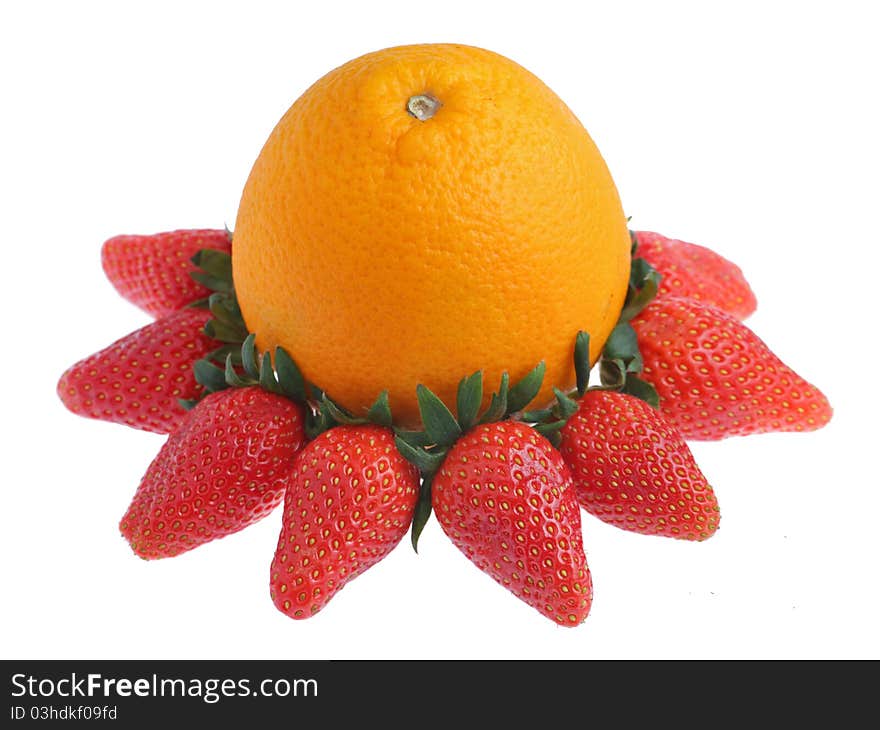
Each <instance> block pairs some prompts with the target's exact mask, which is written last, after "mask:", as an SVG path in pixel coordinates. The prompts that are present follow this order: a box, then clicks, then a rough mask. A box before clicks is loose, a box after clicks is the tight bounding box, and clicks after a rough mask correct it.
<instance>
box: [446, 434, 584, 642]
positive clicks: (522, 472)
mask: <svg viewBox="0 0 880 730" xmlns="http://www.w3.org/2000/svg"><path fill="white" fill-rule="evenodd" d="M431 502H432V506H433V511H434V514H435V516H436V517H437V520H438V522H439V523H440V525H441V527H442V528H443V531H444V532H445V533H446V534H447V535H448V536H449V538H450V539H451V540H452V542H453V543H454V544H455V545H456V547H458V548H459V550H461V551H462V552H463V553H464V554H465V555H466V556H467V557H468V558H469V559H470V560H471V561H472V562H473V563H474V564H475V565H476V566H477V567H478V568H480V570H482V571H483V572H485V573H487V574H488V575H490V576H491V577H492V578H494V579H495V580H496V581H497V582H498V583H500V584H501V585H503V586H504V587H505V588H507V589H508V590H509V591H511V592H512V593H513V594H514V595H515V596H517V597H518V598H520V599H522V600H523V601H525V602H526V603H528V604H529V605H530V606H532V607H533V608H536V609H537V610H538V611H540V612H541V613H542V614H544V615H545V616H547V617H548V618H549V619H551V620H553V621H555V622H556V623H558V624H560V625H563V626H577V625H578V624H580V623H581V622H582V621H583V620H584V619H585V618H586V616H587V613H589V610H590V604H591V600H592V582H591V578H590V572H589V569H588V568H587V563H586V557H585V555H584V549H583V545H582V542H581V520H580V511H579V509H578V503H577V499H576V497H575V490H574V486H573V484H572V477H571V474H570V472H569V470H568V467H567V466H566V465H565V463H564V462H563V460H562V457H561V455H560V454H559V452H558V451H556V450H555V449H554V448H553V447H552V445H551V444H550V442H549V441H548V440H547V439H546V438H544V437H543V436H541V435H540V434H539V433H538V432H537V431H535V430H534V429H533V428H531V427H530V426H528V425H526V424H525V423H521V422H516V421H503V422H494V423H483V424H480V425H478V426H475V427H474V428H472V429H471V430H469V431H467V432H465V433H464V434H463V435H462V436H460V437H459V438H458V439H457V440H456V441H455V442H454V444H453V445H452V446H451V448H450V449H449V451H448V453H447V454H446V457H445V458H444V460H443V463H442V465H441V466H440V468H439V469H438V471H437V472H436V474H435V475H434V477H433V481H432V484H431Z"/></svg>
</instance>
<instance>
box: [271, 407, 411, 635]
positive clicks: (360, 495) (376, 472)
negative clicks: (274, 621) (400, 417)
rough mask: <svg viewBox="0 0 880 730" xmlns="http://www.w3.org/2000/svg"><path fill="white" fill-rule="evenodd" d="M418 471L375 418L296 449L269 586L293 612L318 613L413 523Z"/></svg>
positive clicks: (293, 615)
mask: <svg viewBox="0 0 880 730" xmlns="http://www.w3.org/2000/svg"><path fill="white" fill-rule="evenodd" d="M418 494H419V477H418V471H417V470H416V468H415V467H414V466H412V465H411V464H409V463H408V462H407V461H406V460H405V459H404V458H403V457H402V456H401V455H400V453H399V452H398V450H397V448H396V447H395V445H394V432H393V431H391V429H390V428H385V427H382V426H378V425H373V424H363V425H341V426H336V427H334V428H331V429H329V430H327V431H324V432H323V433H322V434H320V435H319V436H317V437H316V438H315V439H314V440H313V441H311V442H310V443H309V444H308V446H306V447H305V448H304V449H303V450H302V451H301V452H300V453H299V454H298V455H297V457H296V460H295V462H294V465H293V470H292V473H291V475H290V478H289V480H288V485H287V490H286V492H285V495H284V518H283V524H282V528H281V535H280V536H279V538H278V548H277V550H276V551H275V557H274V559H273V560H272V567H271V571H270V573H271V575H270V593H271V596H272V600H273V601H274V603H275V606H276V607H277V608H278V610H280V611H282V612H283V613H285V614H287V615H288V616H290V617H291V618H295V619H304V618H309V617H310V616H314V615H315V614H316V613H318V611H320V610H321V609H322V608H323V607H324V606H325V605H326V604H327V602H328V601H329V600H330V599H331V598H332V597H333V596H334V595H335V594H336V593H337V592H338V591H339V590H341V589H342V587H343V586H345V584H346V583H348V582H349V581H350V580H352V579H353V578H355V577H357V576H358V575H360V574H361V573H363V572H364V571H365V570H367V569H368V568H370V567H371V566H373V565H375V564H376V563H378V562H379V561H380V560H381V559H382V558H384V557H385V556H386V555H387V554H388V553H389V552H391V550H392V549H393V548H394V547H395V546H396V545H397V544H398V543H399V542H400V540H401V539H402V538H403V536H404V535H405V534H406V532H407V530H408V529H409V525H410V522H411V521H412V516H413V509H414V508H415V504H416V500H417V498H418Z"/></svg>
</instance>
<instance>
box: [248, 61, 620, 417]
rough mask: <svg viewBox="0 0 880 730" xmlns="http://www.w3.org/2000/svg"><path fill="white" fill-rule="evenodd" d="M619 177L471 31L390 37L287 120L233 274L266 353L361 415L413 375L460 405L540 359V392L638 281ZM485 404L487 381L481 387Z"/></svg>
mask: <svg viewBox="0 0 880 730" xmlns="http://www.w3.org/2000/svg"><path fill="white" fill-rule="evenodd" d="M629 264H630V239H629V235H628V232H627V224H626V219H625V217H624V214H623V210H622V209H621V205H620V199H619V196H618V194H617V190H616V188H615V185H614V182H613V180H612V178H611V175H610V174H609V172H608V169H607V166H606V165H605V162H604V160H603V159H602V157H601V155H600V153H599V150H598V149H597V148H596V145H595V144H594V143H593V141H592V139H591V138H590V136H589V134H588V133H587V131H586V130H585V129H584V127H583V126H582V125H581V123H580V122H579V121H578V119H577V118H576V117H575V115H574V114H573V113H572V112H571V110H570V109H569V108H568V107H567V106H566V105H565V104H564V103H563V102H562V101H561V100H560V99H559V98H558V97H557V96H556V95H555V94H554V93H553V92H552V91H551V90H550V89H549V88H548V87H547V86H545V85H544V84H543V83H542V82H541V81H540V80H539V79H538V78H536V77H535V76H534V75H532V74H531V73H530V72H529V71H527V70H525V69H524V68H522V67H521V66H519V65H517V64H516V63H514V62H513V61H511V60H509V59H507V58H505V57H503V56H500V55H498V54H496V53H492V52H490V51H487V50H483V49H480V48H473V47H469V46H462V45H451V44H448V45H447V44H440V45H414V46H401V47H397V48H389V49H385V50H382V51H377V52H375V53H370V54H368V55H366V56H362V57H360V58H357V59H355V60H353V61H350V62H349V63H346V64H345V65H343V66H341V67H339V68H337V69H335V70H333V71H331V72H330V73H328V74H327V75H326V76H324V77H323V78H322V79H320V80H319V81H317V82H316V83H315V84H314V85H313V86H311V87H310V88H309V89H308V90H307V91H306V92H305V93H304V94H303V95H302V96H301V97H300V98H299V99H297V100H296V102H295V103H294V104H293V106H291V107H290V109H289V110H288V111H287V113H286V114H285V115H284V117H283V118H282V119H281V121H279V122H278V124H277V126H276V127H275V129H274V131H273V132H272V134H271V135H270V137H269V139H268V141H267V142H266V144H265V146H264V147H263V149H262V151H261V152H260V155H259V157H258V159H257V161H256V163H255V164H254V167H253V170H252V171H251V173H250V176H249V178H248V180H247V183H246V185H245V188H244V192H243V194H242V198H241V204H240V207H239V211H238V218H237V220H236V225H235V233H234V239H233V276H234V281H235V287H236V292H237V294H238V298H239V303H240V305H241V309H242V313H243V315H244V319H245V322H246V324H247V326H248V329H249V330H250V331H251V332H255V333H256V335H257V346H258V348H259V349H262V350H265V349H272V348H274V347H275V346H278V345H280V346H283V347H284V348H285V349H286V350H288V352H289V353H290V354H291V355H292V356H293V358H294V359H295V360H296V361H297V362H298V364H299V365H300V367H301V369H302V370H303V373H304V375H305V376H306V378H307V379H308V380H310V381H311V382H313V383H315V384H317V385H319V386H320V387H322V388H323V389H325V390H326V392H327V393H328V395H330V396H331V397H332V398H333V399H334V400H335V401H336V402H338V403H340V404H341V405H343V406H345V407H347V408H348V409H349V410H351V411H352V412H354V413H355V414H363V413H364V412H365V409H366V408H367V407H368V406H369V405H370V404H371V403H372V402H373V401H374V400H375V398H376V396H377V395H378V394H379V393H380V392H381V391H382V390H388V392H389V398H390V402H391V406H392V411H393V413H394V416H395V422H396V423H399V424H402V425H407V426H414V425H417V424H418V423H419V415H418V407H417V402H416V385H417V384H419V383H423V384H425V385H427V386H428V387H429V388H431V390H433V391H434V392H435V393H437V395H439V396H440V397H441V398H442V399H443V400H444V401H445V402H446V403H448V404H450V406H452V405H453V404H454V403H455V391H456V387H457V385H458V382H459V380H460V379H461V378H462V377H463V376H465V375H469V374H471V373H473V372H475V371H477V370H482V371H483V374H484V377H485V382H486V391H489V390H491V389H492V388H497V384H498V382H499V380H500V377H501V374H502V372H504V371H508V372H509V374H510V377H511V381H512V382H513V381H514V380H515V379H517V378H519V377H521V376H523V375H524V374H525V373H527V372H528V371H529V370H530V369H531V368H533V367H534V366H535V365H536V364H537V363H538V362H540V361H541V360H543V361H545V363H546V366H547V370H546V378H545V382H544V386H543V389H542V391H541V393H540V394H539V396H538V398H536V401H535V402H536V404H537V403H538V402H543V401H547V400H548V399H550V398H552V387H553V386H554V385H555V386H559V387H562V388H566V387H570V386H572V385H573V383H574V369H573V357H572V355H573V347H574V341H575V336H576V334H577V332H578V330H586V331H588V332H589V334H590V336H591V356H592V357H593V359H594V360H595V358H596V357H598V354H599V351H600V349H601V347H602V345H603V343H604V342H605V339H606V338H607V336H608V334H609V333H610V331H611V329H612V327H613V326H614V324H615V322H616V320H617V318H618V315H619V313H620V310H621V308H622V306H623V300H624V297H625V294H626V287H627V279H628V276H629ZM487 398H488V395H487Z"/></svg>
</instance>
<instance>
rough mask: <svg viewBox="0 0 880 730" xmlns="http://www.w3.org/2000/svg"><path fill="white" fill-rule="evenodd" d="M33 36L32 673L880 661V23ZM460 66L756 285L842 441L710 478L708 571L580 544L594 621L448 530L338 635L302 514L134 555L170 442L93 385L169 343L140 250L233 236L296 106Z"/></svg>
mask: <svg viewBox="0 0 880 730" xmlns="http://www.w3.org/2000/svg"><path fill="white" fill-rule="evenodd" d="M719 6H720V4H716V3H648V2H643V3H635V2H618V3H608V2H595V3H570V4H563V3H558V2H549V1H547V0H543V1H542V2H534V3H528V4H518V3H512V2H504V3H497V4H489V3H475V2H450V1H449V0H444V2H427V1H426V0H421V1H414V0H408V1H407V2H369V3H345V4H343V3H330V2H327V3H323V4H318V3H308V4H306V3H303V4H299V3H285V4H281V3H279V4H268V3H258V2H251V3H242V4H241V7H242V8H247V9H246V10H245V9H240V10H233V9H231V8H230V7H228V6H226V5H224V4H222V3H217V2H211V3H204V4H196V3H179V2H174V3H162V2H152V3H149V4H141V3H138V4H136V5H135V4H134V3H131V4H127V3H103V4H102V3H88V2H83V3H60V2H59V3H54V4H50V3H39V2H34V3H4V4H3V6H2V8H3V9H2V10H0V69H2V81H0V90H2V93H0V104H2V109H3V111H2V113H0V201H2V202H0V205H2V226H3V236H2V252H3V253H2V256H3V258H2V261H3V265H2V290H0V291H2V297H3V302H2V307H3V312H4V317H5V327H4V330H5V338H4V340H5V354H4V357H3V359H2V368H3V373H2V377H3V383H4V391H3V396H2V402H3V413H4V418H3V422H4V429H5V434H4V436H3V438H2V441H0V444H2V469H3V470H2V495H3V496H2V516H3V519H2V525H3V526H2V530H0V541H2V542H0V555H2V576H0V579H2V593H3V600H2V601H0V612H2V620H0V647H2V649H0V651H2V655H3V657H5V658H148V657H150V658H291V659H295V658H320V659H329V658H373V657H375V658H405V657H423V658H481V657H486V658H526V657H534V658H607V657H617V658H647V657H658V658H665V657H669V658H675V657H687V658H690V657H719V658H720V657H871V658H878V656H880V651H878V649H880V641H878V631H877V628H876V627H877V624H876V620H875V617H876V612H877V602H878V598H880V593H878V587H877V584H878V571H877V563H878V550H877V543H878V541H877V537H876V535H877V531H878V512H880V510H878V507H880V500H878V487H880V479H878V477H877V458H876V454H877V436H878V428H877V421H876V415H875V414H876V412H877V407H878V403H877V400H878V399H877V395H876V393H877V387H876V385H874V384H873V383H872V380H873V378H874V376H875V370H876V368H875V366H874V362H875V360H876V357H877V355H878V352H877V350H878V347H877V334H876V329H877V317H876V314H875V312H874V304H875V302H876V301H877V292H876V287H877V278H876V277H877V271H878V263H880V261H878V254H877V244H878V234H877V223H876V219H877V215H876V211H877V205H878V200H880V185H878V167H880V156H878V142H877V137H878V134H877V132H878V129H880V118H878V110H877V86H876V83H877V70H878V68H880V58H878V52H877V50H876V48H877V44H876V37H875V32H874V31H875V29H876V22H874V21H875V19H874V18H873V17H872V15H873V13H872V12H871V10H870V9H871V6H872V3H870V2H864V3H855V2H835V3H823V4H818V3H782V2H762V3H754V4H753V3H748V2H740V3H736V4H729V5H727V8H728V9H727V10H719V9H717V8H718V7H719ZM432 41H433V42H439V41H452V42H461V43H468V44H473V45H480V46H484V47H487V48H490V49H492V50H495V51H498V52H500V53H503V54H505V55H507V56H509V57H511V58H513V59H514V60H516V61H518V62H519V63H521V64H522V65H524V66H526V67H527V68H529V69H530V70H532V71H533V72H535V73H536V74H537V75H538V76H539V77H541V78H542V79H543V80H544V81H545V82H546V83H548V84H549V85H550V86H551V87H552V88H553V89H554V90H555V91H556V92H557V93H558V94H559V95H560V96H561V97H562V98H563V99H564V100H565V101H566V102H567V103H568V104H569V105H570V106H571V107H572V109H573V110H574V111H575V113H576V114H577V115H578V116H579V117H580V118H581V120H582V121H583V122H584V124H585V126H586V127H587V129H588V130H589V131H590V133H591V134H592V136H593V138H594V139H595V141H596V142H597V144H598V145H599V147H600V149H601V150H602V152H603V154H604V156H605V158H606V160H607V161H608V164H609V166H610V168H611V170H612V173H613V175H614V176H615V179H616V181H617V183H618V187H619V189H620V193H621V197H622V199H623V201H624V206H625V208H626V211H627V214H628V215H631V216H633V220H632V225H633V227H635V228H637V229H647V230H657V231H660V232H663V233H666V234H668V235H672V236H677V237H680V238H684V239H686V240H691V241H696V242H700V243H704V244H707V245H710V246H712V247H714V248H715V249H717V250H718V251H719V252H721V253H723V254H724V255H726V256H728V257H729V258H731V259H733V260H735V261H736V262H737V263H738V264H740V265H741V266H742V268H743V269H744V270H745V272H746V274H747V276H748V277H749V279H750V281H751V283H752V285H753V288H754V289H755V291H756V293H757V296H758V300H759V310H758V313H757V314H756V315H754V317H753V318H752V319H751V320H749V324H750V326H751V327H752V328H753V329H755V330H756V331H757V332H758V334H759V335H761V336H762V337H763V338H764V339H765V340H766V341H767V342H768V343H769V344H770V345H771V346H772V347H773V348H774V349H775V351H776V352H777V353H778V354H779V355H780V356H781V357H782V358H783V359H784V360H785V361H787V362H788V363H789V364H791V365H792V366H793V367H795V369H797V370H798V371H799V372H800V373H801V374H802V375H804V376H805V377H806V378H807V379H808V380H811V381H812V382H814V383H816V384H818V385H819V386H820V387H821V388H822V389H823V390H824V391H825V392H826V394H827V395H828V396H829V398H830V400H831V402H832V404H833V405H834V407H835V416H834V419H833V421H832V423H831V425H830V426H829V427H827V428H826V429H824V430H822V431H819V432H817V433H813V434H807V435H785V434H781V435H780V434H774V435H765V436H754V437H748V438H742V439H730V440H727V441H722V442H716V443H708V444H706V443H702V444H694V446H693V450H694V452H695V454H696V456H697V459H698V461H699V463H700V464H701V466H702V468H703V471H704V472H705V473H706V475H707V476H708V477H709V479H710V481H711V482H712V484H713V485H714V487H715V489H716V491H717V494H718V497H719V500H720V502H721V505H722V511H723V520H722V528H721V530H720V532H719V533H718V534H717V535H716V536H715V537H714V538H713V539H712V540H710V541H709V542H707V543H705V544H683V543H679V542H674V541H666V540H663V539H660V538H648V537H643V536H638V535H632V534H628V533H624V532H621V531H618V530H616V529H614V528H611V527H608V526H606V525H604V524H602V523H600V522H598V521H597V520H595V519H593V518H590V517H588V516H584V533H585V542H586V546H587V552H588V560H589V562H590V565H591V568H592V571H593V577H594V583H595V601H594V606H593V611H592V613H591V615H590V617H589V618H588V619H587V621H586V623H585V624H583V625H582V626H581V627H580V628H577V629H574V630H572V629H563V628H558V627H556V626H554V625H553V624H552V623H551V622H549V621H547V620H546V619H544V618H542V617H541V616H540V615H539V614H538V613H537V612H535V611H534V610H533V609H531V608H529V607H528V606H526V605H525V604H524V603H521V602H520V601H518V600H516V599H515V598H513V597H512V596H511V595H510V594H508V593H507V592H506V591H505V590H504V589H502V588H500V587H499V586H497V585H495V584H494V583H493V582H492V581H491V580H490V579H489V578H488V577H486V576H484V575H483V574H481V573H480V572H479V571H478V570H476V569H475V568H474V567H472V566H471V564H470V563H469V562H468V561H467V560H466V559H465V558H464V557H463V556H462V555H461V554H459V553H458V552H457V551H456V550H455V548H454V547H453V546H452V545H451V544H450V543H449V542H448V540H447V539H446V537H445V536H444V535H443V534H442V532H441V531H440V530H439V528H438V526H437V525H436V524H435V523H433V522H432V523H431V524H430V525H429V526H428V528H427V529H426V532H425V534H424V535H423V538H422V542H421V550H422V552H421V555H420V556H415V555H414V554H413V552H412V550H411V549H410V548H409V546H408V545H407V544H405V543H404V544H402V545H401V546H400V548H399V549H398V550H396V551H395V552H394V553H393V554H392V555H391V556H390V557H389V558H387V559H386V560H385V561H384V562H383V563H380V564H379V565H378V566H377V567H375V568H373V569H372V570H371V571H369V572H368V573H366V574H365V575H364V576H362V577H360V578H358V579H357V580H356V581H354V582H353V583H352V584H350V585H349V586H348V587H346V588H345V589H344V590H343V591H342V592H341V593H340V594H339V595H337V596H336V597H335V598H334V600H333V601H332V602H331V603H330V604H329V605H328V607H327V608H326V609H325V610H324V611H323V612H322V613H321V614H319V615H318V616H317V617H315V618H313V619H310V620H308V621H304V622H294V621H291V620H289V619H288V618H286V617H285V616H283V615H282V614H281V613H279V612H278V611H276V609H275V608H274V607H273V605H272V603H271V601H270V599H269V596H268V568H269V562H270V560H271V557H272V553H273V550H274V547H275V541H276V536H277V533H278V530H279V524H280V511H276V512H275V513H274V514H273V515H272V516H270V517H269V518H268V519H266V520H265V521H263V522H262V523H260V524H258V525H256V526H254V527H252V528H250V529H248V530H246V531H244V532H241V533H239V534H237V535H234V536H231V537H228V538H226V539H224V540H221V541H218V542H216V543H213V544H210V545H207V546H205V547H202V548H200V549H198V550H196V551H194V552H192V553H189V554H186V555H184V556H182V557H179V558H175V559H173V560H165V561H156V562H144V561H141V560H139V559H137V558H135V557H134V556H133V554H132V553H131V551H130V549H129V548H128V545H127V544H126V542H125V541H124V540H123V539H122V538H121V537H120V536H119V534H118V531H117V523H118V520H119V518H120V516H121V515H122V513H123V511H124V510H125V508H126V506H127V504H128V501H129V499H130V497H131V495H132V494H133V492H134V489H135V487H136V486H137V483H138V481H139V479H140V476H141V474H142V473H143V471H144V470H145V468H146V466H147V464H148V463H149V461H150V460H151V458H152V456H153V455H154V453H155V452H156V451H157V450H158V448H159V447H160V445H161V443H162V440H163V438H162V437H161V436H157V435H154V434H146V433H142V432H137V431H133V430H129V429H126V428H125V427H122V426H116V425H109V424H103V423H99V422H95V421H89V420H85V419H81V418H77V417H75V416H73V415H71V414H69V413H68V412H67V411H65V410H64V409H63V407H62V406H61V404H60V403H59V402H58V401H57V399H56V397H55V382H56V381H57V378H58V376H59V375H60V374H61V372H62V371H63V370H64V369H65V368H66V367H67V366H68V365H69V364H71V363H73V362H74V361H75V360H77V359H79V358H80V357H82V356H85V355H87V354H89V353H91V352H92V351H95V350H97V349H99V348H101V347H103V346H104V345H106V344H108V343H110V342H111V341H112V340H114V339H116V338H118V337H119V336H121V335H123V334H125V333H126V332H128V331H130V330H133V329H135V328H136V327H138V326H140V325H142V324H144V323H146V321H147V319H146V317H145V316H144V315H142V314H141V313H140V312H139V311H138V310H136V309H135V308H134V307H132V306H131V305H129V304H127V303H126V302H124V301H123V300H122V299H120V298H119V297H118V296H117V295H116V294H115V292H114V291H113V289H112V288H111V287H110V285H109V284H108V283H107V282H106V281H105V280H104V278H103V274H102V272H101V268H100V262H99V249H100V245H101V243H102V242H103V240H104V239H106V238H107V237H109V236H111V235H114V234H117V233H137V232H155V231H161V230H167V229H172V228H179V227H200V226H209V227H222V226H223V224H224V223H226V224H229V226H230V227H232V226H233V225H234V222H235V214H236V205H237V202H238V196H239V193H240V190H241V186H242V184H243V182H244V180H245V177H246V175H247V173H248V171H249V169H250V166H251V164H252V162H253V160H254V158H255V157H256V155H257V153H258V151H259V149H260V147H261V145H262V143H263V141H264V139H265V137H266V136H267V134H268V133H269V131H270V130H271V128H272V126H274V124H275V122H276V120H277V119H278V118H279V117H280V115H281V114H282V113H283V112H284V111H285V110H286V108H287V107H288V106H289V105H290V104H291V103H292V102H293V100H294V99H295V98H296V97H297V96H298V95H299V94H300V93H301V92H302V91H303V90H305V88H306V87H307V86H308V85H309V84H311V83H312V82H313V81H314V80H315V79H317V78H318V77H320V76H321V75H323V74H324V73H326V72H327V71H328V70H330V69H331V68H333V67H335V66H337V65H339V64H341V63H343V62H345V61H346V60H348V59H350V58H353V57H355V56H358V55H360V54H362V53H365V52H367V51H371V50H375V49H378V48H382V47H385V46H390V45H397V44H403V43H413V42H432Z"/></svg>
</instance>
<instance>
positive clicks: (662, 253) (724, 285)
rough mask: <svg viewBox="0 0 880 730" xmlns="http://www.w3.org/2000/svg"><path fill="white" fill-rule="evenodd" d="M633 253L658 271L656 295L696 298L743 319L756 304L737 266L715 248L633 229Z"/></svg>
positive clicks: (753, 309) (752, 310)
mask: <svg viewBox="0 0 880 730" xmlns="http://www.w3.org/2000/svg"><path fill="white" fill-rule="evenodd" d="M633 238H634V242H635V243H636V245H637V248H636V255H637V256H639V257H640V258H643V259H645V260H646V261H647V262H648V263H649V264H650V265H651V266H653V267H654V268H655V269H656V270H657V271H659V272H660V274H661V276H662V277H663V278H662V279H661V280H660V287H659V289H658V295H660V296H662V295H664V294H671V295H673V296H679V297H686V298H688V299H696V300H697V301H700V302H703V303H705V304H710V305H713V306H716V307H718V308H719V309H723V310H724V311H725V312H728V313H729V314H731V315H733V316H734V317H736V318H737V319H745V318H746V317H748V316H749V315H750V314H752V312H754V311H755V308H756V307H757V301H756V300H755V295H754V294H753V293H752V290H751V288H750V287H749V284H748V282H747V281H746V280H745V277H744V276H743V273H742V271H741V270H740V268H739V267H738V266H737V265H736V264H734V263H732V262H730V261H728V260H727V259H725V258H724V257H723V256H720V255H719V254H717V253H715V252H714V251H712V250H710V249H708V248H706V247H705V246H699V245H697V244H695V243H687V242H686V241H679V240H677V239H674V238H667V237H666V236H661V235H660V234H659V233H652V232H650V231H636V232H634V233H633Z"/></svg>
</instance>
